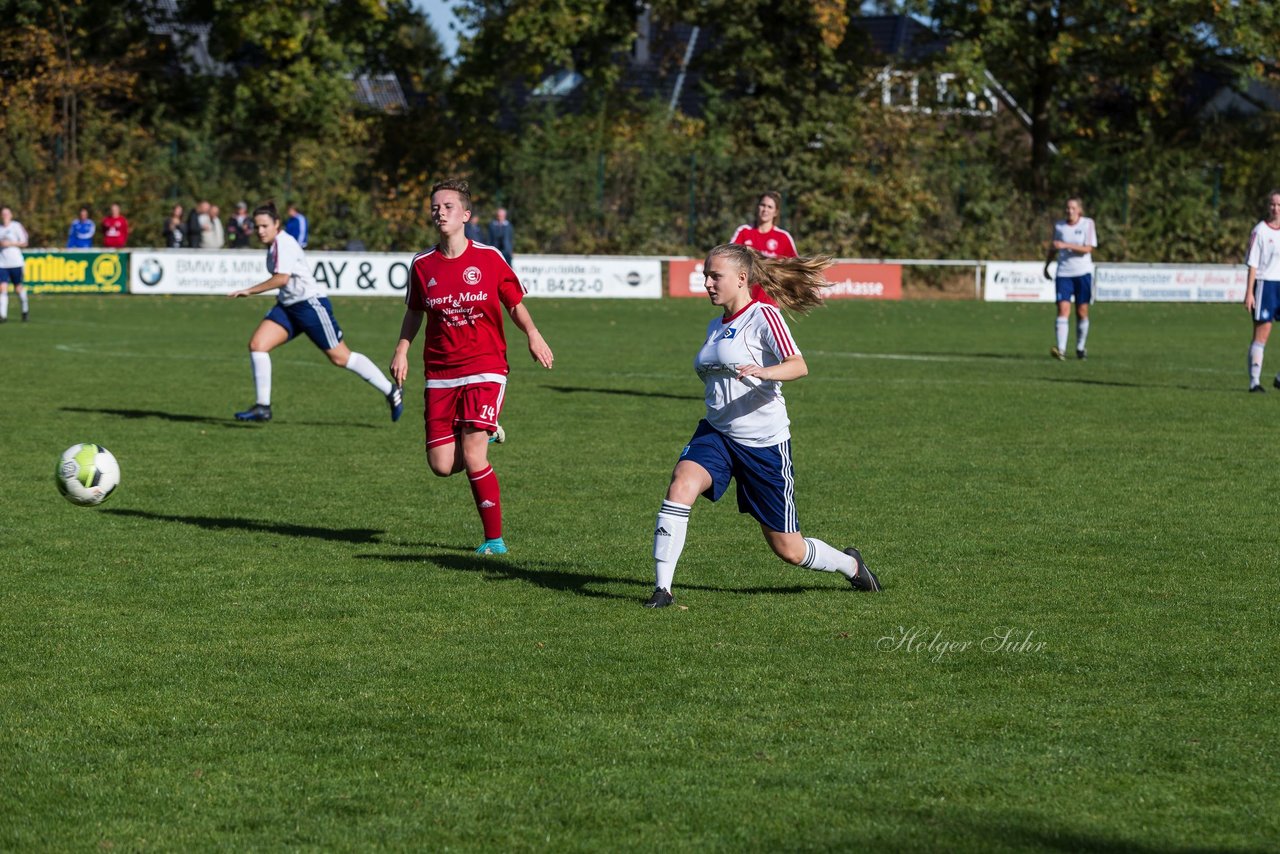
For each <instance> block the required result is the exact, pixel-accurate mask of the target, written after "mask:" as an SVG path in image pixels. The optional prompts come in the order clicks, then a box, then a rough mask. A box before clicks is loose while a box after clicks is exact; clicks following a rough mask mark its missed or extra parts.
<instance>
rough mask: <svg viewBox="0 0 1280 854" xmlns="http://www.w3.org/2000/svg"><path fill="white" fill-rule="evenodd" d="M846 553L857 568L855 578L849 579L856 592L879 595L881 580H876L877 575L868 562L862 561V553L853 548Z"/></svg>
mask: <svg viewBox="0 0 1280 854" xmlns="http://www.w3.org/2000/svg"><path fill="white" fill-rule="evenodd" d="M844 553H845V554H847V555H848V556H849V557H851V558H853V563H854V565H855V566H856V567H857V571H856V572H855V573H854V574H853V578H850V579H849V584H850V585H851V586H852V587H853V589H854V590H861V591H862V592H864V593H879V592H880V579H878V578H876V574H875V573H874V572H872V571H871V569H870V567H868V566H867V562H866V561H864V560H863V559H862V552H860V551H858V550H857V549H855V548H854V547H853V546H850V547H849V548H847V549H845V550H844Z"/></svg>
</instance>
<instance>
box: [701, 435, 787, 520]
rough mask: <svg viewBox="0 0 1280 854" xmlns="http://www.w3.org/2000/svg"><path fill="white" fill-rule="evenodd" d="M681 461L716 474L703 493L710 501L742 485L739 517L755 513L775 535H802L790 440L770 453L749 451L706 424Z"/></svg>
mask: <svg viewBox="0 0 1280 854" xmlns="http://www.w3.org/2000/svg"><path fill="white" fill-rule="evenodd" d="M680 460H681V461H682V462H683V461H684V460H691V461H692V462H695V463H697V464H698V465H700V466H702V467H703V468H704V469H706V470H707V471H708V472H710V474H711V486H710V487H709V488H708V489H707V490H706V492H704V493H702V494H703V495H704V496H705V497H707V498H709V499H711V500H712V501H719V500H720V496H722V495H724V492H725V490H726V489H728V488H729V481H730V480H731V479H732V480H736V481H737V482H738V512H739V513H750V514H751V515H752V516H753V517H754V518H755V520H756V521H757V522H759V523H760V524H761V525H764V526H765V527H766V528H768V529H769V530H771V531H779V532H781V533H784V534H791V533H795V532H797V531H799V530H800V520H799V519H798V518H797V517H796V501H795V491H796V483H795V473H794V471H793V470H792V468H791V440H790V439H788V440H787V441H785V442H783V443H782V444H780V445H771V446H769V447H767V448H749V447H747V446H746V445H742V444H739V443H738V442H735V441H733V440H732V439H730V438H729V437H728V436H726V435H724V434H723V433H721V432H720V431H719V430H717V429H715V428H714V427H712V426H711V425H710V424H708V423H707V422H706V420H705V419H704V420H702V421H699V422H698V429H697V430H695V431H693V438H692V439H690V440H689V444H687V445H685V447H684V450H683V451H681V452H680Z"/></svg>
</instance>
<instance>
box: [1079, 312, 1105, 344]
mask: <svg viewBox="0 0 1280 854" xmlns="http://www.w3.org/2000/svg"><path fill="white" fill-rule="evenodd" d="M1088 338H1089V318H1087V317H1082V318H1080V319H1078V320H1077V321H1076V349H1077V350H1083V349H1084V342H1085V341H1086V340H1088ZM1104 349H1105V348H1104Z"/></svg>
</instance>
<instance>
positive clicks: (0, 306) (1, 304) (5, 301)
mask: <svg viewBox="0 0 1280 854" xmlns="http://www.w3.org/2000/svg"><path fill="white" fill-rule="evenodd" d="M8 316H9V292H8V291H7V290H6V291H4V292H2V293H0V317H8Z"/></svg>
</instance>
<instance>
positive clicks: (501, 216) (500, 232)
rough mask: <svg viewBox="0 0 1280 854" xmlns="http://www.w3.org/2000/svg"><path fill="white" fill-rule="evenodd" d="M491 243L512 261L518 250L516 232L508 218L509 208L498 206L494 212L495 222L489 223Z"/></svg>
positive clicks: (508, 260)
mask: <svg viewBox="0 0 1280 854" xmlns="http://www.w3.org/2000/svg"><path fill="white" fill-rule="evenodd" d="M489 245H490V246H492V247H493V248H494V249H497V250H498V251H499V252H501V253H502V257H503V258H506V259H507V263H508V264H510V263H511V258H512V256H513V255H514V254H515V250H516V232H515V228H513V227H512V225H511V220H509V219H507V209H506V208H498V209H497V210H496V211H494V212H493V222H491V223H489Z"/></svg>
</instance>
